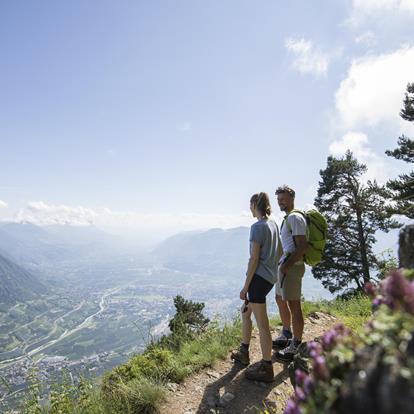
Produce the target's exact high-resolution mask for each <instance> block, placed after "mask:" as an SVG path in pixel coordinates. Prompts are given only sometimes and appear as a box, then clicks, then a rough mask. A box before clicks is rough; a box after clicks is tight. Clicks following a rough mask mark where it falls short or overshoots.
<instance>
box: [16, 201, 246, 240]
mask: <svg viewBox="0 0 414 414" xmlns="http://www.w3.org/2000/svg"><path fill="white" fill-rule="evenodd" d="M14 221H17V222H30V223H33V224H37V225H40V226H45V225H51V224H69V225H78V226H83V225H91V224H94V225H96V226H97V227H99V228H103V229H106V230H111V231H113V232H121V233H125V232H126V233H133V232H138V233H139V232H144V233H148V232H156V233H163V234H165V235H168V234H172V233H176V232H180V231H186V230H198V229H209V228H213V227H220V228H232V227H237V226H242V225H244V226H249V225H251V223H252V217H251V214H247V213H246V212H240V214H233V215H232V214H197V213H184V214H172V213H159V214H151V213H139V212H134V211H112V210H110V209H108V208H105V207H102V208H97V209H91V208H86V207H81V206H79V207H71V206H65V205H53V204H46V203H44V202H43V201H37V202H30V203H28V204H27V206H26V207H25V208H22V209H20V210H19V211H18V213H17V214H16V216H15V218H14Z"/></svg>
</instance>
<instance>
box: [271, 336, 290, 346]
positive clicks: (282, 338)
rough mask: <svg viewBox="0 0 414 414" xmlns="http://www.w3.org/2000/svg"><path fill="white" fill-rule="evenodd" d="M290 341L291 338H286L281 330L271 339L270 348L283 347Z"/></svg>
mask: <svg viewBox="0 0 414 414" xmlns="http://www.w3.org/2000/svg"><path fill="white" fill-rule="evenodd" d="M291 341H292V339H291V338H288V337H287V336H286V335H285V334H284V333H283V332H282V333H281V334H280V335H279V336H278V337H277V338H276V339H274V340H273V341H272V348H273V349H283V348H286V347H287V346H289V344H290V342H291Z"/></svg>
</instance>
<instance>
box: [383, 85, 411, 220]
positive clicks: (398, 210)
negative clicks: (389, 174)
mask: <svg viewBox="0 0 414 414" xmlns="http://www.w3.org/2000/svg"><path fill="white" fill-rule="evenodd" d="M400 116H401V118H402V119H404V120H406V121H409V122H414V83H411V84H408V85H407V92H406V94H405V99H404V108H403V109H402V110H401V112H400ZM385 153H386V154H387V155H389V156H390V157H394V158H396V159H397V160H402V161H405V162H409V163H414V140H412V139H410V138H408V137H406V136H405V135H402V136H401V137H399V138H398V148H396V149H394V150H393V151H386V152H385ZM387 186H388V188H389V189H390V190H391V191H392V192H393V200H394V201H395V205H394V206H393V207H392V209H391V211H392V212H393V213H394V214H402V215H405V216H407V217H408V218H411V219H414V170H413V171H411V172H409V173H408V174H401V175H399V176H398V178H396V179H394V180H390V181H388V183H387Z"/></svg>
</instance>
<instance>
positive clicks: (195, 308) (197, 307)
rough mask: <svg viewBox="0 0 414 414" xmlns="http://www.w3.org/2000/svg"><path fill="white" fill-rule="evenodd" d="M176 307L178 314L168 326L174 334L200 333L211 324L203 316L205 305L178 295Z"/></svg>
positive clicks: (175, 299) (175, 302) (175, 301)
mask: <svg viewBox="0 0 414 414" xmlns="http://www.w3.org/2000/svg"><path fill="white" fill-rule="evenodd" d="M174 306H175V310H176V314H175V315H174V317H173V318H172V319H171V320H170V322H169V324H168V326H169V328H170V330H171V332H172V333H173V334H180V335H186V334H190V333H200V332H202V331H203V330H204V329H205V328H206V327H207V325H208V323H209V322H210V320H209V319H208V318H206V317H205V316H204V315H203V309H204V306H205V305H204V303H200V302H193V301H192V300H187V299H184V298H183V297H182V296H180V295H177V296H176V297H175V298H174Z"/></svg>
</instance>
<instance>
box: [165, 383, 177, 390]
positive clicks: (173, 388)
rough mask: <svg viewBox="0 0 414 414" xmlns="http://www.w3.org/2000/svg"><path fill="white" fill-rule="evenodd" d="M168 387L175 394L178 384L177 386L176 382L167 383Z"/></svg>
mask: <svg viewBox="0 0 414 414" xmlns="http://www.w3.org/2000/svg"><path fill="white" fill-rule="evenodd" d="M166 387H167V390H168V391H171V392H175V391H177V388H178V384H176V383H175V382H169V383H167V385H166Z"/></svg>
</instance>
